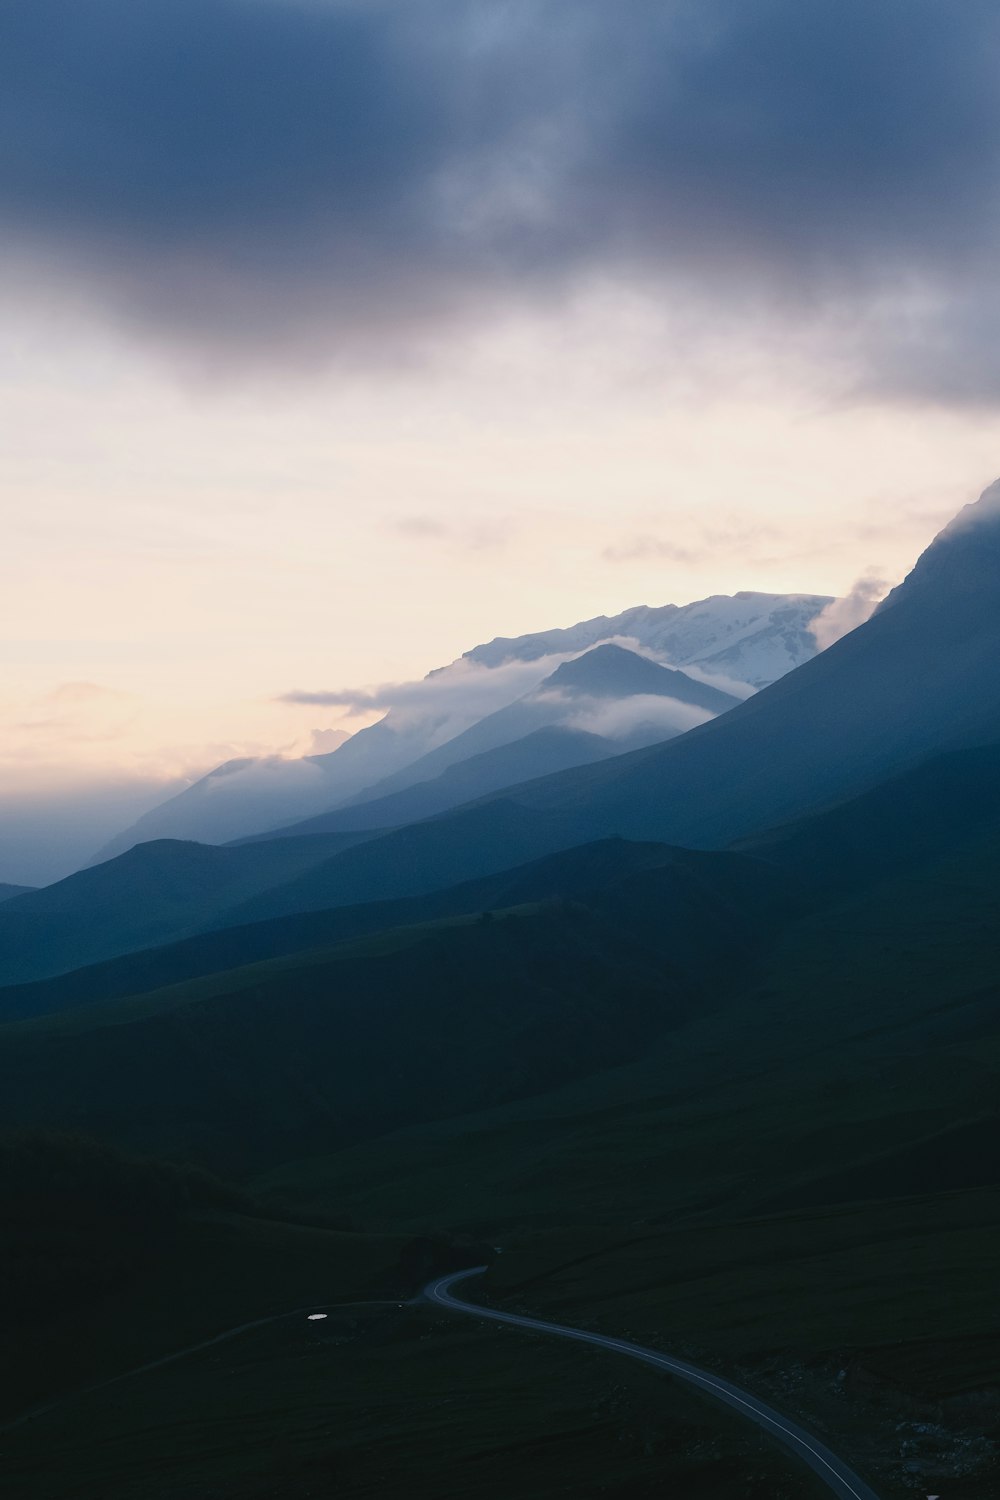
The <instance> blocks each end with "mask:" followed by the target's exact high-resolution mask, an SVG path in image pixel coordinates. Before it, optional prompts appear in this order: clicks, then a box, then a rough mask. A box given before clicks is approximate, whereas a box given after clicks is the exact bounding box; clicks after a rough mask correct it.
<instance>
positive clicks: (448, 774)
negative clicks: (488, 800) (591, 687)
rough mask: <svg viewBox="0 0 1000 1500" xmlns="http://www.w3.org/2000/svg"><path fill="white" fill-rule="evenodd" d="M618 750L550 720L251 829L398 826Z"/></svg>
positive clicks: (283, 832) (281, 831)
mask: <svg viewBox="0 0 1000 1500" xmlns="http://www.w3.org/2000/svg"><path fill="white" fill-rule="evenodd" d="M619 753H620V747H619V746H618V745H617V744H616V743H615V742H614V740H608V739H605V738H604V737H603V736H601V735H597V734H587V733H586V732H585V731H584V730H582V729H562V728H560V727H559V726H558V725H552V726H551V727H549V728H546V729H536V730H535V731H534V732H533V733H532V734H527V735H525V736H524V738H523V739H519V740H514V741H512V743H511V744H509V745H498V746H497V747H496V749H494V750H483V751H481V752H480V754H478V755H470V756H469V757H468V759H467V760H460V761H458V762H457V763H456V764H455V765H453V766H448V767H446V769H445V770H443V771H442V772H441V773H440V775H438V776H434V777H432V778H431V779H430V780H428V781H418V782H416V783H415V784H414V785H413V786H406V787H403V789H402V790H401V791H398V792H390V793H389V794H388V795H387V796H382V797H375V798H372V800H371V801H368V800H365V801H361V802H358V803H351V804H350V805H348V806H347V807H338V808H335V809H334V810H333V811H332V812H326V813H320V814H319V815H318V817H315V818H307V819H306V820H305V822H302V823H293V824H291V825H290V826H289V827H287V828H278V829H275V830H274V831H273V832H271V833H259V834H254V835H253V836H252V839H246V840H243V841H242V842H245V843H250V842H253V841H255V840H257V839H272V838H289V837H297V836H300V835H302V834H310V833H334V832H345V831H348V830H352V829H369V828H398V827H400V826H402V825H403V824H405V823H417V822H419V821H420V820H421V819H423V818H430V817H433V816H434V815H435V814H437V813H441V812H447V811H448V809H449V808H452V807H458V806H459V805H460V804H461V803H463V802H472V801H474V800H475V799H477V798H479V797H484V796H486V795H488V794H489V793H490V792H494V791H502V789H503V788H504V787H507V786H513V785H515V784H517V783H518V782H521V781H528V780H531V779H534V778H535V777H536V776H547V775H549V774H551V773H552V772H553V771H565V770H568V769H569V768H570V767H571V766H583V765H590V764H592V763H593V762H594V761H597V760H605V759H606V758H607V757H608V756H610V755H616V754H619Z"/></svg>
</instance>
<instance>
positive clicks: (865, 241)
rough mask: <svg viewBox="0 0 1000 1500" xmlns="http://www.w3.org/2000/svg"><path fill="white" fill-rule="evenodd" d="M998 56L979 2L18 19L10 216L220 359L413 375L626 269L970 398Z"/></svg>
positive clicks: (214, 6)
mask: <svg viewBox="0 0 1000 1500" xmlns="http://www.w3.org/2000/svg"><path fill="white" fill-rule="evenodd" d="M998 55H1000V12H998V10H997V7H996V6H995V5H994V4H993V3H992V0H954V3H953V4H950V5H944V4H942V3H941V0H885V3H883V4H879V5H873V4H872V3H871V0H760V3H758V4H754V5H747V4H745V3H743V0H620V3H619V4H616V5H609V4H607V3H606V0H532V3H528V0H509V3H505V4H503V5H497V4H496V0H425V3H424V4H422V5H420V6H414V5H412V4H410V3H409V0H368V3H366V4H363V5H362V4H349V3H337V0H328V3H318V0H314V3H306V0H297V3H296V0H144V3H143V4H142V5H136V4H134V3H133V0H89V3H88V4H87V5H86V6H82V5H79V4H77V3H75V0H6V3H5V5H4V7H3V8H2V12H0V100H2V105H0V111H2V115H0V125H2V128H3V134H4V141H5V149H4V153H3V157H2V161H0V228H2V229H3V232H4V239H5V242H6V244H7V246H8V247H9V249H8V255H9V256H10V257H11V258H12V260H13V259H14V258H16V259H17V261H18V266H19V268H20V270H19V274H20V275H21V277H22V281H23V282H24V283H25V284H28V283H30V282H31V281H32V279H33V280H34V281H35V282H36V283H37V284H38V285H39V287H40V289H41V290H42V291H44V292H45V293H46V295H48V294H50V293H51V290H52V288H53V286H55V285H63V286H66V287H71V288H76V289H78V290H80V291H81V292H82V294H83V295H84V296H85V297H86V298H88V299H89V300H90V301H92V302H96V303H97V304H98V305H99V306H100V307H101V308H103V309H104V310H105V311H110V312H111V313H112V315H113V316H115V317H116V318H118V319H119V320H121V319H124V320H126V321H127V322H128V323H129V324H130V325H131V326H133V327H134V328H137V329H139V330H141V331H142V332H144V333H145V334H146V335H148V336H150V337H152V338H154V339H156V340H159V341H167V342H174V343H176V342H177V341H180V342H181V343H182V344H183V345H185V346H186V347H188V348H198V349H200V350H202V351H204V352H206V353H207V354H209V355H211V356H212V357H215V358H226V359H229V360H234V361H240V362H242V361H245V360H246V359H248V358H252V359H260V358H265V359H267V358H275V357H281V358H294V359H300V360H301V359H314V358H326V359H340V360H350V361H353V362H355V363H356V362H357V361H359V360H370V359H372V358H377V359H383V360H384V359H386V358H392V359H411V358H413V357H414V350H418V351H419V349H421V348H422V347H424V346H425V345H426V343H427V341H428V339H433V340H435V341H436V340H438V339H439V338H440V337H441V336H442V334H444V333H447V332H448V331H449V330H454V329H456V328H464V327H469V326H476V327H478V326H480V325H481V324H482V323H483V322H484V321H488V320H489V319H490V318H492V317H495V316H497V315H498V314H500V313H504V312H508V311H510V310H511V309H513V308H518V309H524V308H529V309H531V308H536V309H537V308H539V307H546V308H550V307H552V306H558V305H559V303H560V300H561V299H564V298H566V297H568V296H570V295H572V294H573V292H574V290H575V289H576V288H578V287H580V286H581V285H584V284H586V283H587V282H588V279H589V280H597V281H599V282H601V283H602V284H607V283H608V281H609V280H610V281H612V282H614V281H615V280H616V279H617V280H619V281H622V282H624V283H627V284H628V285H630V286H631V287H633V288H634V287H636V286H637V285H645V286H646V287H647V289H648V291H649V294H650V296H651V298H653V299H655V301H656V303H657V305H659V304H662V303H663V302H667V303H669V304H671V305H674V306H678V307H680V306H683V307H689V306H693V307H696V308H700V309H701V310H702V311H701V312H700V313H699V314H698V316H699V317H703V318H704V319H705V320H706V321H707V322H708V323H710V324H711V326H712V328H713V329H714V330H715V331H717V332H718V331H719V330H720V329H724V330H727V331H728V330H730V329H731V328H732V327H733V326H734V324H733V320H734V319H738V318H739V317H741V316H744V315H746V316H757V315H759V314H760V312H761V310H762V309H763V310H764V313H765V314H766V316H767V317H768V318H770V319H771V320H772V321H773V322H774V324H775V326H776V327H778V328H779V329H780V328H781V327H786V328H788V327H791V328H795V329H799V328H801V327H802V326H803V325H804V324H808V325H810V326H814V327H815V328H817V329H818V330H819V331H820V333H821V334H822V336H823V338H824V339H825V340H827V341H828V343H829V344H830V345H831V347H834V348H836V349H837V350H838V351H840V353H841V354H843V355H844V357H845V358H846V359H847V360H849V361H850V362H852V363H853V365H854V366H855V367H856V368H857V371H858V376H859V379H860V380H861V381H862V383H864V384H865V385H867V386H868V387H869V388H870V389H873V390H877V391H879V392H882V393H884V394H892V395H896V394H900V393H902V394H908V395H917V396H921V397H926V398H930V399H935V400H938V401H941V402H945V403H956V402H977V401H985V400H989V399H991V398H994V397H995V396H996V395H997V394H1000V336H998V334H1000V289H998V286H997V283H996V278H995V275H994V266H995V260H996V253H997V249H998V240H1000V200H998V198H997V194H996V192H995V181H996V172H997V166H998V157H1000V90H997V88H996V68H997V60H998ZM8 274H9V275H13V274H14V272H13V269H12V267H11V266H10V265H9V266H8ZM695 321H697V318H696V320H695ZM677 354H678V351H677V350H675V349H671V350H668V351H665V355H664V357H665V358H669V359H675V358H676V357H677Z"/></svg>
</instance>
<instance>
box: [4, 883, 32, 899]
mask: <svg viewBox="0 0 1000 1500" xmlns="http://www.w3.org/2000/svg"><path fill="white" fill-rule="evenodd" d="M34 889H35V887H34V886H31V885H4V884H3V882H0V902H2V901H10V900H11V898H12V897H13V896H26V895H27V894H28V892H29V891H32V890H34Z"/></svg>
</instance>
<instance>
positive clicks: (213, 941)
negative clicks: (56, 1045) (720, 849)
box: [0, 839, 773, 1021]
mask: <svg viewBox="0 0 1000 1500" xmlns="http://www.w3.org/2000/svg"><path fill="white" fill-rule="evenodd" d="M715 859H716V857H715V856H714V855H706V854H700V853H698V852H696V851H687V850H676V849H670V848H669V847H668V846H667V845H665V844H637V843H628V842H626V841H625V840H624V839H607V840H604V841H602V842H599V843H594V844H583V845H580V846H578V847H577V848H574V849H567V850H564V851H563V852H562V853H559V854H551V855H548V856H547V857H546V858H544V859H540V860H533V861H529V862H528V863H527V864H521V865H515V866H514V867H513V868H511V869H507V870H502V871H499V872H498V873H497V874H495V875H489V876H486V877H485V878H484V879H482V880H474V881H466V882H464V883H462V884H459V885H454V886H449V887H447V888H446V889H445V890H441V891H432V892H430V893H429V894H428V895H425V896H409V897H404V898H402V899H400V900H398V901H376V902H371V903H369V904H367V905H360V906H341V907H336V908H333V909H323V910H319V911H311V912H300V913H295V914H293V915H292V916H286V917H276V918H272V919H270V920H266V921H260V922H252V923H247V924H243V925H241V926H236V927H223V928H220V929H218V930H216V931H209V932H203V933H199V934H198V935H197V936H194V937H189V938H185V939H182V940H180V941H178V942H174V943H170V944H168V945H166V946H163V947H157V948H146V949H142V950H139V951H136V952H131V953H128V954H126V955H124V956H122V957H118V958H114V959H110V960H107V961H105V962H102V963H96V964H92V965H89V966H87V967H85V968H81V969H76V970H74V971H73V972H71V973H67V974H61V975H58V976H57V977H55V978H51V979H42V980H36V981H33V982H29V983H26V984H20V985H12V986H9V987H4V988H3V989H0V1021H8V1020H19V1019H25V1018H28V1017H30V1016H41V1015H48V1014H51V1013H54V1012H56V1011H63V1010H73V1009H75V1008H76V1007H77V1006H80V1005H90V1004H93V1003H94V1002H95V1001H101V1002H104V1001H108V1000H115V999H120V998H122V997H124V996H128V995H138V994H142V993H144V992H146V991H148V990H153V989H162V988H164V987H165V986H174V985H178V984H182V983H184V982H185V981H187V980H191V979H198V978H202V977H204V976H206V975H211V974H221V973H223V972H225V971H226V970H227V969H233V968H236V967H239V966H245V965H247V964H257V963H260V962H262V961H266V960H270V959H275V958H286V957H288V956H291V955H294V954H301V953H305V952H308V951H309V950H310V949H320V948H332V947H334V946H336V945H338V944H340V943H348V942H352V941H354V940H355V939H357V938H366V937H371V936H372V935H374V934H375V933H379V932H388V931H390V930H392V929H393V928H401V927H410V928H412V927H419V926H422V925H424V924H426V923H429V922H441V921H444V920H447V919H449V918H453V917H463V916H469V915H471V914H473V913H481V912H483V911H494V910H499V909H505V908H510V907H518V906H527V905H537V904H538V903H541V902H547V901H553V900H562V901H577V900H579V899H580V898H581V897H583V896H586V895H588V894H589V893H591V892H593V891H595V890H604V889H606V888H607V887H609V886H611V885H613V884H615V883H622V882H627V881H629V880H630V879H631V878H632V877H633V876H635V875H636V874H638V873H640V872H642V871H646V870H653V869H658V868H660V867H661V866H665V865H673V866H675V867H678V868H680V867H683V868H684V869H686V870H689V871H690V872H691V873H692V875H695V876H697V875H699V873H700V871H701V869H702V867H703V866H705V865H706V864H707V862H708V861H714V860H715ZM768 863H773V861H768ZM744 867H745V868H753V869H755V870H756V869H757V868H758V865H757V864H756V862H755V863H753V864H752V865H746V864H745V861H740V860H737V861H734V862H731V863H730V865H728V866H727V865H725V864H724V863H723V862H722V861H721V860H720V861H718V862H716V863H715V864H713V873H714V874H717V875H718V878H719V879H720V880H721V878H722V876H723V874H724V873H725V874H727V878H731V872H732V871H735V870H736V869H737V868H739V869H742V868H744Z"/></svg>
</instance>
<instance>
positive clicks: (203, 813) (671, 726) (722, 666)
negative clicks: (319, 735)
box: [98, 593, 832, 859]
mask: <svg viewBox="0 0 1000 1500" xmlns="http://www.w3.org/2000/svg"><path fill="white" fill-rule="evenodd" d="M831 602H832V601H831V600H830V599H829V598H827V597H825V596H821V595H815V594H802V595H799V594H789V595H783V594H756V593H741V594H736V595H734V596H732V597H728V596H726V595H716V596H714V597H712V598H710V599H703V600H699V601H697V602H696V603H694V604H688V605H683V606H678V605H673V604H669V605H664V606H663V607H662V608H657V609H651V608H649V607H647V606H645V605H643V606H640V607H639V608H636V609H630V610H626V611H625V612H624V613H622V614H620V615H614V616H603V615H602V616H599V617H598V618H596V619H593V620H587V621H583V622H582V623H580V624H578V625H574V626H570V627H569V628H568V629H566V630H552V631H545V632H542V633H540V634H535V635H524V636H519V637H516V638H514V639H510V640H508V639H499V638H498V639H497V640H494V641H492V642H490V643H489V644H487V645H483V646H477V647H476V648H475V649H474V650H472V651H469V652H467V653H466V654H465V656H463V657H462V658H461V659H460V660H459V661H458V662H454V663H452V664H451V665H450V666H448V667H442V668H438V669H437V670H436V671H434V672H431V673H429V674H428V676H427V678H425V679H424V682H423V683H422V684H420V685H417V692H416V694H414V692H413V685H411V689H410V690H409V691H408V692H407V693H406V695H405V703H404V702H403V701H402V698H401V702H400V705H399V706H396V707H393V708H390V710H389V711H388V712H387V713H386V715H385V716H384V718H382V719H381V720H379V722H378V723H376V724H373V725H371V726H369V727H368V728H365V729H362V730H360V731H359V732H358V733H357V734H354V735H352V736H351V737H350V739H348V740H347V741H345V743H344V744H342V745H340V746H338V748H337V749H336V750H334V751H331V752H330V753H329V754H326V755H316V756H307V757H304V758H302V759H301V760H295V761H289V760H285V759H282V758H280V757H266V758H263V759H257V760H253V759H243V760H233V761H227V762H226V763H225V764H224V765H221V766H218V767H216V769H215V770H213V771H211V772H209V774H208V775H207V776H204V777H202V778H201V780H199V781H197V782H196V783H195V784H194V785H193V786H190V787H188V788H187V789H186V790H185V791H183V792H181V793H179V794H178V795H176V796H173V797H171V798H170V799H168V800H167V801H166V802H164V803H162V804H161V805H160V806H158V807H156V808H153V809H152V810H151V811H150V812H148V813H146V814H145V815H144V816H143V817H142V818H140V819H139V820H138V822H136V823H134V824H133V825H132V826H131V827H130V828H128V829H126V830H124V831H123V832H122V833H121V834H119V835H118V836H117V837H115V838H114V839H112V840H111V842H110V843H108V844H107V845H106V846H105V847H104V848H103V849H102V850H101V852H100V854H99V856H98V858H99V859H108V858H111V857H112V856H113V855H115V854H119V853H122V852H124V850H126V849H128V848H131V847H132V845H133V844H136V843H141V842H144V841H148V840H150V839H157V838H193V839H198V840H200V841H203V842H208V843H228V842H230V841H231V840H234V839H239V838H244V837H248V836H251V835H254V834H257V833H262V832H266V831H268V830H271V829H278V828H282V827H284V826H287V825H290V824H292V823H297V822H300V821H302V820H304V819H306V818H308V817H310V816H314V815H316V814H319V813H322V812H327V811H330V810H332V809H333V808H335V807H339V806H341V805H343V804H344V803H346V802H348V801H358V800H362V799H363V800H365V801H368V800H371V799H372V798H373V797H376V796H382V795H384V794H386V793H388V792H391V791H398V790H399V789H400V788H401V787H402V786H404V785H410V784H411V783H412V782H415V781H418V780H426V779H429V778H430V777H431V776H436V775H438V774H439V773H440V772H441V771H443V770H444V769H445V768H446V767H447V766H449V765H452V764H454V763H455V762H456V761H458V760H461V759H464V758H465V757H467V756H470V755H476V754H479V753H481V752H482V751H484V750H488V749H495V748H498V747H499V746H500V745H501V744H506V743H510V742H512V741H513V740H515V739H520V738H523V737H524V736H526V735H528V734H530V733H532V732H533V731H534V730H536V729H539V728H543V727H549V726H551V725H554V724H557V723H563V722H564V721H565V719H566V715H564V714H561V713H560V711H559V708H558V705H557V704H556V703H555V702H553V701H551V700H550V702H549V703H548V704H547V705H543V704H542V703H540V702H538V701H537V700H533V701H532V703H531V704H530V705H529V703H528V702H527V701H526V700H527V699H529V698H530V695H531V694H532V692H534V691H536V690H538V689H539V687H540V686H541V684H542V682H543V681H545V680H546V679H549V685H550V686H552V688H553V692H555V693H561V692H566V691H572V692H575V693H588V694H589V695H590V696H592V697H593V698H594V699H595V700H601V699H604V698H609V699H612V700H614V701H615V702H618V701H619V700H621V699H622V698H625V697H629V696H632V695H634V696H636V697H641V696H657V697H662V698H666V697H669V696H671V694H669V693H667V692H665V691H664V683H663V681H662V680H658V681H656V682H654V681H653V680H652V679H653V676H654V674H653V672H652V670H651V669H652V668H653V667H655V666H656V665H657V664H660V665H663V666H668V667H671V668H687V669H690V671H689V672H686V673H685V674H684V677H683V682H682V679H681V677H680V676H677V677H675V678H674V685H675V687H676V688H677V693H676V694H674V695H673V696H676V697H677V701H678V702H679V703H682V704H687V705H690V706H697V707H701V708H703V709H704V710H705V712H706V713H712V714H714V713H719V712H722V711H723V707H731V706H732V702H733V696H732V691H733V689H735V690H736V692H737V694H738V695H741V696H745V695H746V694H747V693H748V692H750V691H752V690H754V689H757V688H759V687H762V686H765V685H766V684H767V683H769V682H773V681H774V680H776V679H777V678H778V677H780V676H782V675H783V674H784V673H785V672H788V671H790V670H791V669H792V668H793V667H795V666H798V665H799V664H800V663H801V662H803V661H807V660H809V659H810V658H811V657H812V656H814V655H815V653H816V642H815V639H814V638H813V636H812V634H811V633H810V628H809V627H810V624H811V622H812V621H813V620H814V619H815V618H816V616H817V615H818V614H819V613H820V612H821V610H823V609H824V608H825V607H826V606H827V605H828V604H830V603H831ZM630 643H631V644H633V645H636V646H638V647H639V648H640V650H641V651H643V652H647V653H651V654H652V655H653V656H654V657H655V658H656V661H655V662H650V661H649V659H648V657H642V656H638V655H637V654H636V652H635V651H628V652H625V651H621V650H619V655H618V656H617V657H615V656H612V655H608V654H605V655H604V656H603V658H596V659H595V660H594V661H593V663H592V666H591V668H590V669H588V670H589V679H588V682H587V683H586V684H584V682H583V681H582V679H578V680H575V681H574V679H573V677H572V676H568V677H564V678H560V679H558V681H556V682H555V683H554V684H553V683H552V681H551V679H552V674H553V672H554V671H558V670H559V668H560V666H561V665H565V666H569V665H570V663H569V662H568V661H567V660H566V658H568V657H577V658H578V657H580V656H581V655H584V654H589V653H591V652H592V651H593V649H594V648H595V647H600V648H601V649H602V651H604V652H605V653H607V652H608V651H610V649H611V647H612V646H618V647H619V648H620V647H621V646H622V645H628V644H630ZM630 659H631V664H629V660H630ZM644 662H645V663H646V665H645V667H643V666H642V665H640V664H641V663H644ZM533 666H534V667H536V668H537V670H536V671H533V670H532V667H533ZM692 672H693V674H694V677H693V678H692V676H691V675H690V673H692ZM644 673H645V681H648V685H644ZM703 678H705V679H708V681H709V686H711V687H712V688H713V689H714V695H713V692H705V693H703V694H702V695H701V696H700V697H698V696H697V695H694V696H692V688H691V682H692V681H694V680H697V681H701V679H703ZM712 679H716V680H715V681H714V683H713V682H712ZM684 684H686V686H685V685H684ZM518 700H521V710H520V711H515V712H511V713H508V714H506V715H505V714H504V710H505V709H513V708H514V705H515V703H516V702H517V701H518ZM484 702H485V703H487V704H488V706H487V707H486V708H484V707H483V704H484ZM594 708H595V709H596V702H595V705H594ZM498 715H500V717H498ZM577 717H578V718H579V717H580V715H579V714H578V715H577ZM591 718H592V719H593V722H592V723H589V722H585V721H584V722H580V723H573V724H571V725H570V726H569V727H572V728H583V729H585V730H587V731H588V732H591V733H599V734H601V735H602V737H603V738H606V739H609V740H610V741H612V742H613V743H612V749H617V751H619V752H620V751H621V750H623V749H629V748H634V747H635V746H636V745H637V744H645V743H651V742H653V741H654V740H656V739H657V738H659V739H667V738H669V737H670V736H671V735H672V734H674V733H677V732H678V731H679V730H680V729H682V728H683V729H686V728H688V727H690V725H691V723H693V722H695V720H694V719H692V718H691V717H690V716H687V717H685V716H684V715H683V714H677V715H674V716H673V718H671V716H670V715H669V714H668V713H667V712H666V711H665V710H664V709H663V708H661V709H660V711H659V712H657V713H646V714H645V716H643V714H642V705H641V704H640V705H637V709H636V713H635V714H633V715H629V714H627V713H621V712H617V713H615V714H611V715H605V716H603V718H602V717H601V716H599V715H596V713H595V714H592V715H591ZM661 727H662V732H659V731H660V728H661ZM578 743H579V748H581V749H584V744H583V742H578ZM571 745H572V742H571V741H564V742H563V748H564V750H565V751H566V752H567V753H569V751H570V749H571ZM609 753H610V752H609ZM587 760H588V754H587V753H586V751H584V754H583V755H582V757H581V761H580V762H574V761H573V760H572V759H564V760H562V761H561V762H559V763H558V766H557V765H556V763H554V762H550V761H546V760H545V759H544V758H543V759H542V760H541V761H540V762H539V764H538V766H537V768H536V769H534V771H533V772H532V774H535V775H543V774H545V772H546V771H549V770H552V769H557V768H563V767H565V766H569V765H572V764H583V763H586V761H587ZM500 784H501V783H495V785H497V786H498V785H500ZM489 789H490V788H489V787H487V786H486V785H484V787H483V790H484V791H485V790H489Z"/></svg>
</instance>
